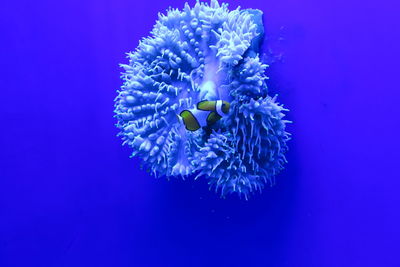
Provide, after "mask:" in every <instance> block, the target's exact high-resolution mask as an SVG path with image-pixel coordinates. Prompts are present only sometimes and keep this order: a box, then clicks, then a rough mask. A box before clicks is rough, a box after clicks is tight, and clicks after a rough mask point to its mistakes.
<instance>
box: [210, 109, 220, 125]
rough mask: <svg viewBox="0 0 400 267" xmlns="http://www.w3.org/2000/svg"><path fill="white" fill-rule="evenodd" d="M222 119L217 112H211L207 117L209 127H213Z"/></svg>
mask: <svg viewBox="0 0 400 267" xmlns="http://www.w3.org/2000/svg"><path fill="white" fill-rule="evenodd" d="M221 118H222V117H221V116H220V115H218V113H217V112H214V111H213V112H210V114H209V115H208V117H207V126H211V125H213V124H214V123H216V122H217V121H218V120H219V119H221Z"/></svg>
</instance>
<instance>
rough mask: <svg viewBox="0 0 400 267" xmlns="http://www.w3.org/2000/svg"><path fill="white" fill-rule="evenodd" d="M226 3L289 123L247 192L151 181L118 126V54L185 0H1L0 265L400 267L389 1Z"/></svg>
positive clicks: (121, 58)
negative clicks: (279, 169)
mask: <svg viewBox="0 0 400 267" xmlns="http://www.w3.org/2000/svg"><path fill="white" fill-rule="evenodd" d="M190 2H191V3H192V4H193V1H190ZM229 2H230V7H231V8H234V7H236V6H237V5H241V6H242V7H243V8H249V7H251V8H259V9H261V10H262V11H263V12H264V14H265V17H264V18H265V27H266V31H267V35H268V37H269V39H268V40H267V41H266V44H265V45H264V48H263V49H264V51H272V53H274V54H275V55H278V59H277V62H276V63H275V64H272V65H271V68H270V69H269V71H268V75H269V76H270V77H271V79H270V87H271V92H272V93H279V99H280V101H281V102H282V103H284V104H285V105H286V107H288V108H289V109H290V110H291V112H290V113H289V115H288V118H289V119H291V120H293V121H294V124H292V125H290V126H289V127H288V131H290V132H291V133H292V134H293V140H292V141H291V142H290V152H289V153H288V160H289V162H290V163H289V164H288V165H287V168H286V170H285V171H284V172H283V173H282V174H281V175H279V176H278V179H277V185H276V186H275V187H272V188H270V187H268V188H266V190H265V191H264V192H263V194H261V195H255V196H254V197H252V198H251V199H250V200H249V201H244V200H239V199H236V198H229V199H227V200H222V199H220V198H219V197H218V195H216V194H215V193H214V192H210V191H208V187H207V184H206V182H205V181H203V180H198V181H192V180H191V179H188V180H187V181H181V180H179V179H172V180H171V181H166V180H165V179H154V178H153V177H150V176H149V175H148V174H147V173H146V172H144V171H142V170H140V168H139V165H140V162H139V161H138V160H137V159H130V158H129V155H130V152H131V151H130V149H129V148H127V147H121V140H120V139H119V138H117V137H116V134H117V129H116V128H115V127H114V123H115V119H113V117H112V116H113V99H114V97H115V96H116V90H117V89H118V88H119V86H120V85H121V80H120V79H119V75H120V72H121V71H122V70H121V69H120V68H119V67H118V64H119V63H125V62H126V58H125V54H124V53H125V52H128V51H131V50H133V49H134V48H135V47H136V46H137V44H138V41H139V39H140V38H141V37H144V36H147V35H148V33H149V31H150V30H151V28H152V25H153V24H154V22H155V20H156V18H157V13H158V12H160V11H161V12H162V11H164V10H165V9H166V8H168V6H172V7H178V8H182V7H183V3H184V1H178V0H173V1H133V0H131V1H111V0H109V1H106V0H96V1H94V0H90V1H74V0H69V1H67V0H59V1H4V2H2V4H1V7H0V33H1V34H0V41H1V43H0V46H1V50H0V53H1V54H0V56H1V57H0V77H1V80H0V90H1V94H0V125H1V131H0V148H1V149H0V266H1V267H14V266H21V267H22V266H23V267H30V266H46V267H47V266H55V267H59V266H67V267H69V266H71V267H77V266H85V267H90V266H96V267H101V266H106V267H108V266H118V267H125V266H173V267H174V266H300V267H301V266H318V267H320V266H364V267H365V266H400V259H399V258H398V257H399V251H400V248H399V244H400V243H399V237H400V230H399V225H400V218H399V217H400V215H399V204H400V201H399V200H400V197H399V188H400V187H399V186H400V182H399V180H400V179H399V178H400V175H399V162H398V161H399V149H400V141H399V137H398V135H399V132H398V129H399V124H400V123H399V115H400V114H399V111H398V109H399V103H398V102H399V101H398V100H399V95H400V93H399V92H400V88H399V76H400V75H399V65H398V64H399V55H398V51H397V50H398V49H399V44H398V41H399V38H400V37H399V36H400V35H399V24H400V23H399V21H398V19H399V15H398V14H397V13H398V10H399V8H398V6H395V5H394V3H395V1H391V2H390V1H369V0H367V1H361V0H360V1H356V0H353V1H345V0H338V1H311V0H304V1H295V0H280V1H263V0H258V1H254V0H253V1H245V0H242V1H229ZM280 55H281V59H279V56H280Z"/></svg>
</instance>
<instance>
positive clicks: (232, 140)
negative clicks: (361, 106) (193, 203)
mask: <svg viewBox="0 0 400 267" xmlns="http://www.w3.org/2000/svg"><path fill="white" fill-rule="evenodd" d="M263 34H264V31H263V24H262V12H261V11H259V10H253V9H245V10H240V9H239V8H238V9H236V10H233V11H229V10H228V5H227V4H222V5H220V4H219V3H218V2H217V1H211V3H210V4H206V3H200V2H197V4H196V5H195V6H194V7H193V8H191V7H189V5H188V4H186V5H185V7H184V9H183V10H182V11H179V10H177V9H170V10H168V12H167V15H162V14H160V15H159V19H158V21H157V22H156V24H155V26H154V29H153V30H152V32H151V36H150V37H148V38H144V39H143V40H141V41H140V43H139V46H138V48H137V49H136V51H134V52H132V53H128V57H129V63H128V64H126V65H122V67H123V68H124V69H125V72H124V73H123V75H122V79H123V80H124V84H123V86H122V87H121V90H120V91H119V94H118V97H117V98H116V104H115V113H116V118H117V120H118V123H117V127H118V128H119V129H120V130H121V132H120V135H121V136H122V139H123V140H124V144H128V145H129V146H130V147H132V148H133V156H139V157H140V158H142V159H143V161H144V163H145V166H147V168H148V170H149V171H151V172H152V173H154V174H155V175H157V176H167V177H169V176H182V177H185V176H188V175H191V174H196V175H197V177H204V178H205V179H208V181H209V184H210V186H211V187H214V188H215V189H216V190H220V192H221V195H222V196H225V195H227V194H229V193H238V194H239V195H244V196H245V197H246V198H247V196H248V194H249V193H251V192H254V191H256V190H261V189H262V188H263V187H264V185H265V184H266V183H268V182H270V183H271V184H272V181H273V177H274V176H275V175H276V174H277V173H278V172H279V171H280V170H281V169H282V168H283V164H284V163H285V162H286V160H285V156H284V154H285V152H286V150H287V145H286V142H287V140H288V139H289V137H288V133H286V132H285V123H286V122H287V121H285V120H284V119H283V117H284V114H283V112H284V111H285V109H284V108H283V107H282V106H281V105H279V104H278V103H277V102H276V98H271V97H270V96H268V89H267V85H266V79H267V76H266V75H265V70H266V68H267V65H265V64H263V63H262V62H261V61H260V58H259V54H258V53H259V47H260V44H261V40H262V37H263ZM202 100H224V101H227V102H230V103H231V108H230V112H229V114H228V116H226V117H224V118H223V119H221V120H220V121H219V122H218V123H216V124H215V125H213V127H212V129H207V130H205V129H200V130H198V131H196V132H189V131H187V130H186V129H185V127H184V126H183V125H182V123H181V122H180V121H179V119H178V117H177V116H178V114H180V112H181V111H182V110H185V109H191V108H193V107H194V106H195V105H196V104H197V103H198V102H199V101H202Z"/></svg>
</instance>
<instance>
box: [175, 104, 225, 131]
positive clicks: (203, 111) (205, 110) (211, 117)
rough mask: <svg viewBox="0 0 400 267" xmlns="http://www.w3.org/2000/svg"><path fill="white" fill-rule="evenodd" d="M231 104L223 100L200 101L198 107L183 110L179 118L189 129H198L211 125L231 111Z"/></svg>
mask: <svg viewBox="0 0 400 267" xmlns="http://www.w3.org/2000/svg"><path fill="white" fill-rule="evenodd" d="M229 108H230V104H229V103H228V102H226V101H223V100H216V101H208V100H204V101H200V102H199V103H197V106H196V108H194V109H190V110H187V109H186V110H183V111H182V112H181V113H180V114H179V116H178V117H179V119H180V120H181V121H182V122H183V124H184V125H185V127H186V129H187V130H189V131H197V130H198V129H200V128H201V127H205V126H208V127H209V126H211V125H213V124H214V123H216V122H217V121H218V120H219V119H221V118H222V117H223V116H226V115H227V114H228V113H229Z"/></svg>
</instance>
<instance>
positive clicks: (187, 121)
mask: <svg viewBox="0 0 400 267" xmlns="http://www.w3.org/2000/svg"><path fill="white" fill-rule="evenodd" d="M179 115H180V116H181V117H182V120H183V124H184V125H185V127H186V129H187V130H189V131H192V132H193V131H197V130H198V129H200V123H199V122H198V121H197V119H196V117H195V116H193V114H192V112H190V111H189V110H184V111H182V112H181V113H180V114H179Z"/></svg>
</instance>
